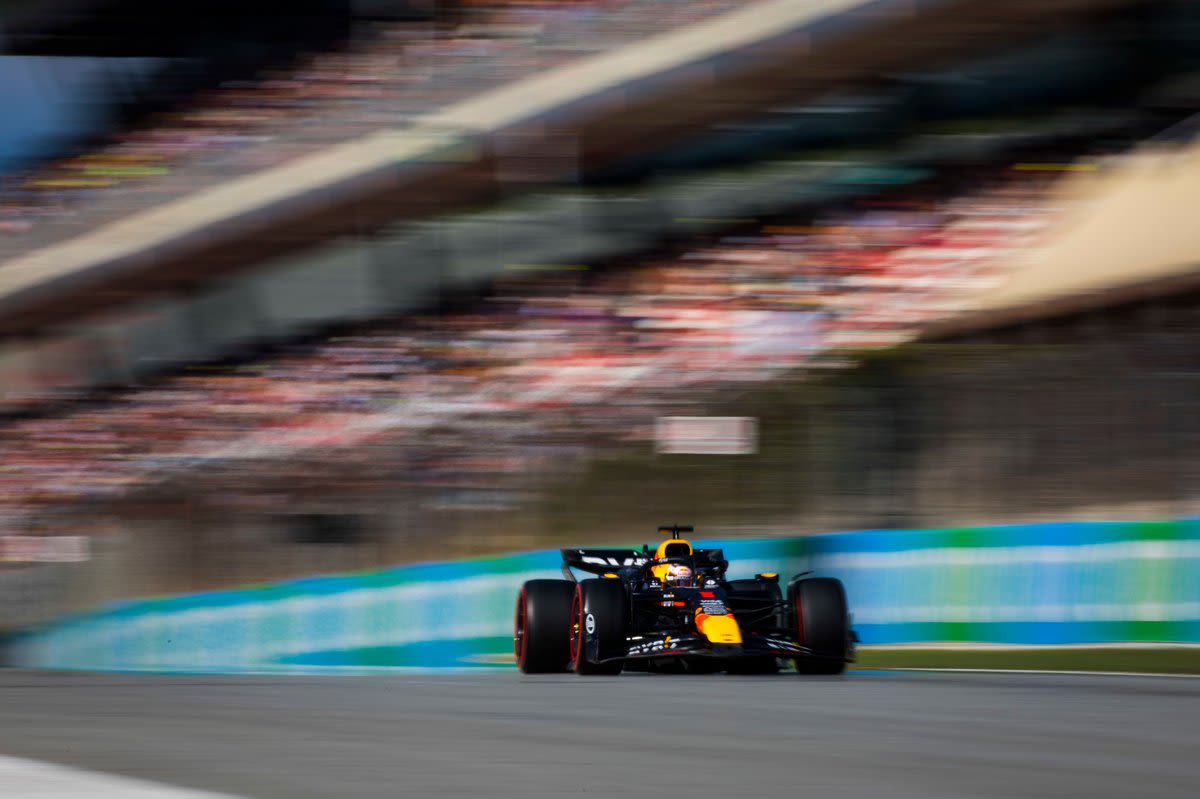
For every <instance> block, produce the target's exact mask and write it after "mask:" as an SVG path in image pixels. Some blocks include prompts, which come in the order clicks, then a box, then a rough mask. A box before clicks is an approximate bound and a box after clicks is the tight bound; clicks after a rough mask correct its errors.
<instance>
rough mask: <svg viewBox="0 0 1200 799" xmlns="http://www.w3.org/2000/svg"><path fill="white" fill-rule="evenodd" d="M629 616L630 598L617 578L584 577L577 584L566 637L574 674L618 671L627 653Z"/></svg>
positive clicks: (616, 672) (617, 672)
mask: <svg viewBox="0 0 1200 799" xmlns="http://www.w3.org/2000/svg"><path fill="white" fill-rule="evenodd" d="M628 617H629V601H628V599H627V598H626V596H625V586H624V585H622V584H621V582H620V581H619V580H607V579H604V580H602V579H592V580H583V581H581V582H580V583H579V584H578V585H577V586H576V588H575V597H574V600H573V601H572V603H571V630H570V637H569V641H570V654H569V659H570V663H571V667H572V668H573V669H574V671H575V673H576V674H607V675H616V674H620V673H621V668H622V666H624V660H623V658H624V657H625V655H626V654H628V649H627V648H626V643H627V641H626V637H625V633H626V630H627V628H628V626H629V623H628ZM614 658H615V659H614Z"/></svg>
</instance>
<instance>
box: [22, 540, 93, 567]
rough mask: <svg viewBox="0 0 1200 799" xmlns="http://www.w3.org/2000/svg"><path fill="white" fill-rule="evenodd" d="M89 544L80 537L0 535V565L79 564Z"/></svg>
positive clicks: (83, 559) (86, 552)
mask: <svg viewBox="0 0 1200 799" xmlns="http://www.w3.org/2000/svg"><path fill="white" fill-rule="evenodd" d="M90 543H91V542H90V541H89V540H88V538H87V536H82V535H58V536H41V535H0V563H81V562H83V561H85V560H88V558H89V557H91V547H90V546H89V544H90Z"/></svg>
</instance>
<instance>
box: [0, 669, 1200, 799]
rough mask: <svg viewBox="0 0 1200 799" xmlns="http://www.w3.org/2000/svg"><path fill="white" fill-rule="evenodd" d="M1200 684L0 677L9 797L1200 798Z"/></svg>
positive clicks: (908, 675)
mask: <svg viewBox="0 0 1200 799" xmlns="http://www.w3.org/2000/svg"><path fill="white" fill-rule="evenodd" d="M1198 711H1200V680H1195V679H1189V678H1182V677H1162V676H1159V677H1112V676H1096V675H1086V676H1082V675H1070V676H1064V675H1053V674H978V673H914V672H903V673H901V672H851V673H849V674H847V675H844V676H839V677H813V676H799V675H796V674H788V673H785V674H778V675H772V676H766V677H734V676H726V675H721V676H688V675H652V674H627V675H623V676H620V677H600V676H598V677H579V676H576V675H546V676H526V675H521V674H518V673H517V672H516V671H515V670H511V669H509V670H496V669H479V670H477V671H474V672H460V673H456V674H445V675H436V674H411V675H398V676H358V677H351V676H340V677H299V676H296V677H267V676H263V677H250V676H241V677H228V676H226V677H213V676H183V675H180V676H161V675H160V676H152V675H129V674H126V675H117V674H89V673H78V672H55V673H50V672H29V671H19V670H7V671H0V753H2V754H3V757H2V758H0V796H4V797H9V796H11V797H83V796H87V797H110V796H111V797H118V796H121V797H124V796H129V797H135V798H139V797H162V798H163V799H172V798H176V797H178V798H179V799H184V798H186V797H211V796H240V797H335V796H336V797H385V796H386V797H395V796H436V797H450V796H505V797H527V796H536V797H541V796H560V795H570V794H582V793H587V794H599V795H602V796H605V795H607V796H616V795H633V796H643V795H688V796H748V795H768V794H770V795H774V794H781V792H784V791H787V792H797V791H810V792H812V794H813V795H815V796H838V797H877V796H887V797H898V798H899V799H905V798H907V797H922V798H923V799H927V798H928V797H993V796H995V797H999V796H1005V797H1010V796H1031V797H1032V796H1036V797H1077V796H1089V797H1109V796H1111V797H1129V796H1155V797H1185V796H1186V797H1193V796H1195V795H1196V781H1197V777H1198V776H1200V764H1198V763H1197V760H1196V730H1197V727H1196V718H1197V717H1198V716H1200V713H1198Z"/></svg>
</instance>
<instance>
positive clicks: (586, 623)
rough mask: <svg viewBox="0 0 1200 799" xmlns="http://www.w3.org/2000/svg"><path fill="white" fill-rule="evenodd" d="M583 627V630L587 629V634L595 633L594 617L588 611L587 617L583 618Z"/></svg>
mask: <svg viewBox="0 0 1200 799" xmlns="http://www.w3.org/2000/svg"><path fill="white" fill-rule="evenodd" d="M583 628H584V629H585V630H587V634H588V635H595V633H596V617H595V616H593V615H592V614H590V613H589V614H588V615H587V618H586V619H584V620H583Z"/></svg>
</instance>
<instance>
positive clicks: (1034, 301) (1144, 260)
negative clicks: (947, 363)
mask: <svg viewBox="0 0 1200 799" xmlns="http://www.w3.org/2000/svg"><path fill="white" fill-rule="evenodd" d="M1096 166H1097V170H1096V171H1095V172H1084V173H1082V174H1081V175H1080V176H1078V177H1075V178H1074V179H1071V180H1068V181H1067V182H1066V183H1065V185H1064V186H1063V187H1062V191H1063V195H1064V196H1063V200H1064V202H1069V203H1071V210H1070V211H1069V212H1068V213H1067V215H1066V216H1065V217H1064V218H1063V219H1061V220H1060V221H1059V222H1058V223H1057V224H1056V225H1055V226H1054V228H1053V229H1052V231H1051V233H1050V234H1049V236H1048V237H1047V238H1046V239H1045V240H1044V241H1043V242H1042V243H1041V245H1040V246H1039V247H1037V248H1036V249H1034V250H1032V251H1031V252H1029V253H1027V254H1026V255H1024V256H1022V257H1021V258H1020V260H1019V261H1018V262H1017V263H1014V264H1011V265H1010V268H1011V269H1012V272H1011V275H1010V277H1009V278H1008V279H1007V281H1006V282H1005V283H1004V285H1002V286H1000V287H999V288H996V289H993V290H990V291H987V292H985V293H983V294H981V295H979V296H977V297H975V298H974V300H973V301H972V302H971V303H970V310H969V311H967V312H964V313H962V314H959V315H957V316H955V317H953V318H950V319H947V320H944V321H942V322H940V323H938V324H936V325H934V326H932V327H931V328H930V329H929V330H927V331H926V332H925V334H924V335H923V337H922V338H924V339H925V340H937V339H945V338H952V337H956V336H962V335H968V334H972V333H979V332H982V331H986V330H994V329H997V328H1004V327H1013V326H1016V325H1020V324H1024V323H1029V322H1035V321H1038V320H1044V319H1048V318H1051V317H1059V316H1064V315H1068V314H1074V313H1079V312H1082V311H1088V310H1094V309H1098V308H1103V307H1108V306H1113V305H1118V304H1122V303H1127V302H1131V301H1136V300H1145V299H1150V298H1155V297H1163V296H1167V295H1171V294H1175V293H1180V292H1183V291H1194V290H1196V289H1197V288H1200V226H1198V225H1196V222H1195V209H1196V207H1197V206H1198V205H1200V143H1197V142H1192V143H1189V144H1185V145H1183V146H1179V147H1176V146H1164V145H1161V144H1157V143H1151V144H1150V145H1147V146H1146V147H1144V148H1142V149H1141V150H1140V151H1138V152H1136V153H1134V154H1132V155H1129V156H1123V157H1120V158H1119V159H1118V160H1115V161H1109V162H1108V163H1106V164H1104V165H1096Z"/></svg>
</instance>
